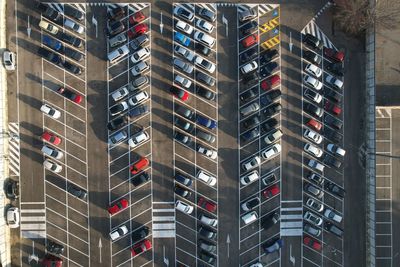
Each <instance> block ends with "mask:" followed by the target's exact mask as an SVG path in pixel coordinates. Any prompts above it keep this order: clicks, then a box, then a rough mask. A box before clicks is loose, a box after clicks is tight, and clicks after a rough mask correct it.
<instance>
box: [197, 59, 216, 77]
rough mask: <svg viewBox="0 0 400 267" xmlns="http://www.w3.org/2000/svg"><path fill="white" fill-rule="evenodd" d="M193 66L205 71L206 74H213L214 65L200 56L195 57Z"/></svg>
mask: <svg viewBox="0 0 400 267" xmlns="http://www.w3.org/2000/svg"><path fill="white" fill-rule="evenodd" d="M194 64H195V65H196V66H198V67H200V68H202V69H203V70H206V71H207V72H208V73H214V71H215V64H214V63H212V62H210V61H208V60H207V59H205V58H203V57H201V56H196V59H195V60H194Z"/></svg>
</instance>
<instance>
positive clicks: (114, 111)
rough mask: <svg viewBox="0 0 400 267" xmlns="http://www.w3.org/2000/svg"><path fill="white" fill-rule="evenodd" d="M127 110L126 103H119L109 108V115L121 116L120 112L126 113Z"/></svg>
mask: <svg viewBox="0 0 400 267" xmlns="http://www.w3.org/2000/svg"><path fill="white" fill-rule="evenodd" d="M128 108H129V106H128V103H126V101H121V102H119V103H118V104H116V105H114V106H112V107H111V108H110V115H111V116H115V115H118V114H121V113H122V112H125V111H127V110H128Z"/></svg>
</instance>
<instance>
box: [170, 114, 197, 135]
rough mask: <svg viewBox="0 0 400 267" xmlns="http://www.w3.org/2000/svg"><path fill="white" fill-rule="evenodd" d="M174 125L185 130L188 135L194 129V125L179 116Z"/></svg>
mask: <svg viewBox="0 0 400 267" xmlns="http://www.w3.org/2000/svg"><path fill="white" fill-rule="evenodd" d="M174 124H175V126H177V127H178V128H180V129H182V130H184V131H185V132H187V133H191V132H192V131H193V129H194V125H193V124H192V123H190V122H188V121H186V120H184V119H182V118H180V117H178V116H176V117H175V119H174Z"/></svg>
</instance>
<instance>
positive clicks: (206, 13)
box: [198, 7, 217, 22]
mask: <svg viewBox="0 0 400 267" xmlns="http://www.w3.org/2000/svg"><path fill="white" fill-rule="evenodd" d="M198 15H199V16H200V17H202V18H204V19H206V20H208V21H210V22H214V21H215V20H216V19H217V14H216V13H215V12H214V11H211V10H209V9H207V8H205V7H202V8H200V9H199V12H198Z"/></svg>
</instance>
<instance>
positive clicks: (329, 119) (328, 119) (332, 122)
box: [324, 114, 343, 130]
mask: <svg viewBox="0 0 400 267" xmlns="http://www.w3.org/2000/svg"><path fill="white" fill-rule="evenodd" d="M324 121H325V123H326V124H328V125H329V126H331V127H333V128H335V129H337V130H340V129H342V127H343V122H341V121H340V120H338V119H336V118H335V117H333V116H331V115H328V114H327V115H325V119H324Z"/></svg>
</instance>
